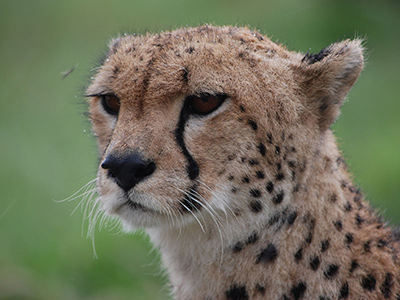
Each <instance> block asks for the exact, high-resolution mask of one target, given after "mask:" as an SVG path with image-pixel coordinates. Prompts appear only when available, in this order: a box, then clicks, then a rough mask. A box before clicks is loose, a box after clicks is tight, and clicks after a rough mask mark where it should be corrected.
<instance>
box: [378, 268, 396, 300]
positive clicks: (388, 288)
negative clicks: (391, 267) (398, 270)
mask: <svg viewBox="0 0 400 300" xmlns="http://www.w3.org/2000/svg"><path fill="white" fill-rule="evenodd" d="M393 284H394V281H393V275H392V274H390V273H386V277H385V280H384V281H383V283H382V286H381V292H382V295H383V297H384V298H385V299H388V298H390V296H391V295H392V287H393Z"/></svg>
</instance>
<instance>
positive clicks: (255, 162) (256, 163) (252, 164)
mask: <svg viewBox="0 0 400 300" xmlns="http://www.w3.org/2000/svg"><path fill="white" fill-rule="evenodd" d="M258 164H259V162H258V161H257V160H255V159H249V165H250V166H254V165H258Z"/></svg>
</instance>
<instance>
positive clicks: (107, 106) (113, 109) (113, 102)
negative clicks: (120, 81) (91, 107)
mask: <svg viewBox="0 0 400 300" xmlns="http://www.w3.org/2000/svg"><path fill="white" fill-rule="evenodd" d="M101 103H102V105H103V107H104V110H105V111H106V112H107V113H109V114H111V115H118V113H119V108H120V106H121V102H120V101H119V99H118V97H117V96H115V95H103V96H101Z"/></svg>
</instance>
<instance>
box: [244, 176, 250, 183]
mask: <svg viewBox="0 0 400 300" xmlns="http://www.w3.org/2000/svg"><path fill="white" fill-rule="evenodd" d="M242 181H243V183H249V182H250V178H249V177H248V176H245V177H243V179H242Z"/></svg>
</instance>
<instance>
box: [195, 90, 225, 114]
mask: <svg viewBox="0 0 400 300" xmlns="http://www.w3.org/2000/svg"><path fill="white" fill-rule="evenodd" d="M226 97H227V96H226V95H223V94H222V95H209V94H206V95H201V96H190V97H188V101H189V105H190V107H191V110H192V113H194V114H198V115H207V114H209V113H212V112H213V111H214V110H216V109H217V108H218V107H219V106H220V105H221V104H222V102H224V100H225V99H226Z"/></svg>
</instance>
